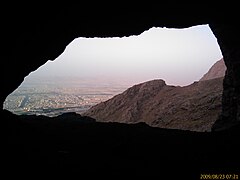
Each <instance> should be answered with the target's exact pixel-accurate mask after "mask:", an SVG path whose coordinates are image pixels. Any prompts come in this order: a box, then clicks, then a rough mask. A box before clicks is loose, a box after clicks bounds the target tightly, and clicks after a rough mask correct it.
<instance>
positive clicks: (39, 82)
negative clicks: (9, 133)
mask: <svg viewBox="0 0 240 180" xmlns="http://www.w3.org/2000/svg"><path fill="white" fill-rule="evenodd" d="M221 58H222V54H221V51H220V49H219V46H218V44H217V40H216V38H215V37H214V35H213V34H212V32H211V30H210V28H209V27H208V25H199V26H194V27H190V28H185V29H167V28H155V27H153V28H151V29H149V30H147V31H145V32H143V33H142V34H140V35H139V36H130V37H121V38H119V37H116V38H77V39H75V40H74V41H73V42H71V43H70V44H69V45H68V46H67V48H66V50H65V51H64V52H63V53H62V54H61V55H60V56H59V57H58V58H57V59H56V60H55V61H48V62H47V63H46V64H45V65H43V66H41V67H40V68H39V69H38V70H36V71H35V72H32V73H31V74H30V75H29V76H28V77H26V78H25V80H24V82H23V83H22V84H21V86H20V87H19V88H18V89H16V90H15V91H14V92H13V93H12V94H10V95H9V96H8V97H7V99H6V100H5V102H4V109H7V110H10V111H12V112H13V113H15V114H19V115H20V114H36V115H46V116H56V115H59V114H62V113H64V112H69V111H74V112H78V113H83V112H85V111H86V110H88V109H89V108H90V107H92V106H94V105H96V104H98V103H100V102H103V101H106V100H108V99H110V98H112V97H113V96H115V95H117V94H119V93H122V92H123V91H125V90H126V89H127V88H129V87H131V86H133V85H135V84H139V83H143V82H146V81H150V80H153V79H163V80H164V81H165V82H166V84H167V85H171V86H177V87H179V88H180V86H181V87H183V88H184V87H188V86H189V85H191V84H192V83H194V82H197V81H199V80H200V79H201V78H202V76H203V75H204V74H205V73H207V71H208V70H209V68H210V67H211V66H212V65H213V64H214V63H215V62H216V61H218V60H220V59H221ZM210 101H211V100H210ZM187 106H189V105H187V104H186V105H185V107H183V111H184V108H187ZM199 118H201V117H199ZM160 121H161V118H159V121H158V122H160ZM158 122H154V123H155V124H156V125H157V124H158Z"/></svg>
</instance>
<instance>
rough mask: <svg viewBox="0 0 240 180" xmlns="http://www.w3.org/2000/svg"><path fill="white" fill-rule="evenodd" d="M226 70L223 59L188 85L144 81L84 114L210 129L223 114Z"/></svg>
mask: <svg viewBox="0 0 240 180" xmlns="http://www.w3.org/2000/svg"><path fill="white" fill-rule="evenodd" d="M224 72H225V66H224V62H223V60H222V59H221V60H219V61H218V62H217V63H216V64H214V65H213V66H212V67H211V68H210V70H209V71H208V73H206V74H205V75H204V77H203V78H201V80H200V81H199V82H194V83H193V84H191V85H189V86H185V87H180V86H169V85H166V83H165V82H164V81H163V80H161V79H159V80H152V81H148V82H144V83H141V84H138V85H135V86H133V87H131V88H129V89H127V90H126V91H125V92H123V93H122V94H119V95H117V96H115V97H113V98H112V99H110V100H108V101H106V102H102V103H100V104H97V105H96V106H93V107H92V108H91V109H89V110H88V111H87V112H86V113H84V115H86V116H90V117H92V118H95V119H97V121H100V122H121V123H137V122H145V123H147V124H148V125H151V126H154V127H161V128H173V129H183V130H192V131H210V129H211V126H212V125H213V123H214V122H215V121H216V120H217V118H218V116H219V115H220V113H221V99H222V89H223V88H222V82H223V76H224Z"/></svg>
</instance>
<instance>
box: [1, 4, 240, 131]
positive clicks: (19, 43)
mask: <svg viewBox="0 0 240 180" xmlns="http://www.w3.org/2000/svg"><path fill="white" fill-rule="evenodd" d="M120 4H121V3H120ZM218 4H219V3H218ZM216 6H217V5H216ZM5 7H6V9H5V10H6V11H4V12H2V13H3V14H2V17H4V18H3V19H2V24H1V26H2V27H4V28H2V35H3V37H2V41H1V42H2V44H3V45H4V46H3V48H4V49H2V59H3V61H1V77H2V78H1V87H2V88H1V91H0V102H1V103H0V104H1V107H3V102H4V100H5V98H6V97H7V96H8V95H9V94H10V93H11V92H13V91H14V90H15V89H16V88H17V87H18V86H19V85H20V84H21V83H22V81H23V79H24V77H25V76H27V75H28V74H29V73H30V72H31V71H34V70H36V69H37V68H38V67H39V66H41V65H43V64H44V63H46V62H47V61H48V60H54V59H55V58H57V57H58V56H59V55H60V54H61V53H62V52H63V51H64V49H65V48H66V46H67V45H68V44H69V43H70V42H71V41H72V40H74V38H77V37H123V36H131V35H139V34H141V33H142V32H143V31H145V30H147V29H149V28H151V27H168V28H186V27H190V26H194V25H199V24H209V27H210V28H211V30H212V31H213V34H214V35H215V36H216V38H217V40H218V43H219V46H220V49H221V51H222V54H223V58H224V61H225V64H226V67H227V68H228V69H227V73H226V76H225V78H224V89H223V108H222V116H221V122H224V123H220V124H219V125H220V126H221V125H223V124H225V123H226V126H231V124H235V123H238V122H240V119H239V114H240V113H239V111H240V105H239V102H240V95H239V94H240V90H239V87H240V80H239V77H240V65H239V56H240V55H239V42H238V39H240V38H239V27H240V26H239V25H238V24H239V19H238V14H237V12H238V10H233V9H234V8H236V7H238V6H235V5H234V4H231V5H230V7H229V8H226V3H224V6H223V7H218V8H216V9H218V12H225V8H226V9H232V10H231V11H229V12H228V13H217V14H216V11H214V10H213V9H212V7H210V6H206V5H205V4H204V3H203V4H201V3H199V4H198V5H195V4H194V5H190V4H188V6H186V5H185V4H184V3H178V2H174V3H167V2H162V4H161V8H160V9H159V6H156V5H155V4H147V3H144V6H142V7H141V6H136V5H134V6H131V5H129V4H128V5H127V6H126V5H125V4H124V5H118V6H117V7H116V6H113V7H108V6H105V5H103V4H99V5H93V4H85V5H83V4H82V5H81V7H84V10H83V9H82V10H81V11H80V10H79V7H78V6H76V5H74V4H70V3H64V5H60V3H58V4H54V6H50V5H49V4H47V5H46V4H44V3H43V4H41V5H40V4H39V5H38V6H37V7H35V6H30V5H29V4H28V5H25V4H23V3H21V4H18V5H17V4H15V3H14V4H9V5H5ZM8 7H9V8H8ZM174 7H177V8H174ZM203 10H204V12H203ZM5 12H9V13H5ZM43 12H44V13H43ZM90 12H91V13H90ZM93 12H94V13H93ZM123 12H124V13H123ZM176 14H177V16H176ZM19 27H21V28H19ZM13 67H17V68H14V71H13ZM216 127H219V126H216ZM219 128H220V127H219Z"/></svg>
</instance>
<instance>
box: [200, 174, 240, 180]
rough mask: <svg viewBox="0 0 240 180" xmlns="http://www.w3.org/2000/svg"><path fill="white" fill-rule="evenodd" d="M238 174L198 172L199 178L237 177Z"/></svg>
mask: <svg viewBox="0 0 240 180" xmlns="http://www.w3.org/2000/svg"><path fill="white" fill-rule="evenodd" d="M239 177H240V175H239V174H235V173H234V174H200V179H229V180H231V179H239Z"/></svg>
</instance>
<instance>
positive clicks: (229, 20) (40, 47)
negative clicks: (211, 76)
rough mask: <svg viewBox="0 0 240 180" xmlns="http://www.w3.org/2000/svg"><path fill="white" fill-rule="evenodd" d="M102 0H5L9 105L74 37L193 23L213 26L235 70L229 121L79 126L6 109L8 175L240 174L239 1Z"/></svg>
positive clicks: (227, 99)
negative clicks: (199, 125) (196, 127)
mask: <svg viewBox="0 0 240 180" xmlns="http://www.w3.org/2000/svg"><path fill="white" fill-rule="evenodd" d="M85 2H86V3H87V1H85ZM101 3H102V2H100V4H95V2H94V3H92V2H90V3H89V4H84V3H83V2H81V4H80V5H79V6H78V5H76V4H70V2H64V4H62V6H61V5H60V4H61V2H58V3H54V4H53V5H50V4H49V3H48V4H44V3H39V4H37V6H36V5H35V4H34V5H33V6H31V5H30V4H29V3H28V4H24V2H22V1H21V2H20V3H17V2H15V3H12V2H10V1H9V2H7V1H5V2H4V11H1V17H2V19H1V27H2V28H1V35H2V38H1V43H2V51H1V66H0V69H1V71H0V72H1V74H0V76H1V91H0V102H1V107H3V102H4V100H5V98H6V97H7V96H8V95H9V94H10V93H11V92H12V91H14V90H15V89H16V88H17V87H18V86H19V85H20V84H21V83H22V81H23V79H24V77H25V76H27V75H28V74H29V73H30V72H32V71H34V70H36V69H37V68H38V67H40V66H41V65H43V64H44V63H46V62H47V61H48V60H54V59H55V58H56V57H58V56H59V55H60V54H61V53H62V52H63V51H64V49H65V48H66V46H67V45H68V44H69V43H70V42H71V41H72V40H74V38H77V37H123V36H131V35H138V34H140V33H142V32H143V31H145V30H147V29H149V28H151V27H153V26H154V27H168V28H186V27H190V26H194V25H199V24H209V26H210V28H211V30H212V31H213V33H214V35H215V36H216V38H217V40H218V43H219V46H220V48H221V51H222V54H223V58H224V62H225V64H226V67H227V71H226V75H225V77H224V82H223V104H222V105H223V107H222V113H221V118H220V119H219V120H217V122H216V123H215V124H214V125H215V126H214V128H213V129H214V130H218V129H221V130H222V131H220V132H211V133H206V132H205V133H199V132H198V133H197V132H189V131H177V130H169V129H161V128H153V127H149V126H143V124H140V125H139V124H120V123H98V122H96V123H80V122H78V123H79V124H78V125H76V124H72V123H69V124H67V123H66V121H65V123H60V122H58V121H57V119H55V120H53V119H51V118H47V117H32V116H29V117H28V116H25V119H24V118H22V117H19V116H16V115H13V114H11V113H10V112H7V111H4V110H2V108H1V109H0V118H1V123H2V132H3V139H4V141H3V144H2V146H1V147H2V150H3V151H4V152H3V153H1V165H2V166H1V170H2V176H3V177H8V178H11V176H14V177H13V178H16V176H17V178H21V177H24V178H26V176H31V179H33V177H36V176H37V177H39V176H41V175H43V176H44V178H46V177H49V174H52V175H53V176H54V178H55V177H56V176H61V175H62V174H66V175H67V176H68V177H69V176H71V175H75V178H76V177H77V178H80V177H82V176H83V177H86V176H87V177H91V176H98V177H104V178H105V177H106V176H111V178H112V177H116V176H118V177H120V176H123V177H125V178H126V177H127V178H128V177H129V176H130V175H133V176H135V177H143V176H145V177H148V178H149V177H151V176H155V177H156V176H157V177H159V179H163V177H165V179H179V178H180V179H199V178H200V176H201V174H202V173H210V174H215V173H216V172H217V173H219V174H220V173H226V174H227V173H238V174H239V172H237V171H238V168H239V167H240V164H239V162H240V157H239V152H240V149H239V147H240V144H239V142H240V141H239V137H240V134H239V132H240V127H239V121H240V113H239V112H240V104H239V102H240V89H239V87H240V78H239V77H240V64H239V57H240V54H239V53H240V50H239V39H240V37H239V34H240V33H239V27H240V26H239V15H238V12H239V6H237V5H236V4H232V3H231V4H230V2H218V3H217V4H215V8H214V9H213V8H212V7H211V6H208V5H206V4H205V3H197V4H196V2H194V3H188V4H187V6H186V4H184V3H182V2H180V1H179V2H177V1H176V2H174V3H173V2H172V1H171V2H170V3H169V2H167V1H166V2H161V6H159V5H157V6H156V4H149V3H143V6H142V7H139V6H137V5H136V4H134V5H133V6H131V5H130V4H125V3H123V2H118V3H117V2H116V3H113V6H111V5H110V4H108V5H110V7H109V6H105V5H104V4H101ZM139 4H140V2H139ZM219 4H220V5H224V6H222V7H220V6H218V5H219ZM218 12H220V13H218ZM222 12H225V13H222ZM13 68H14V69H13ZM26 117H28V119H27V118H26ZM226 127H227V128H228V129H224V128H226ZM129 174H130V175H129Z"/></svg>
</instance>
